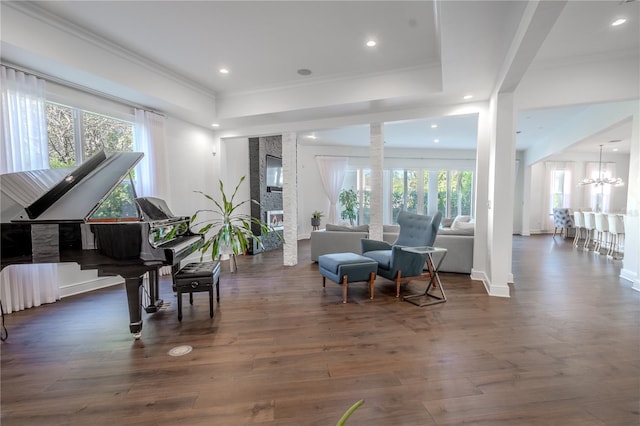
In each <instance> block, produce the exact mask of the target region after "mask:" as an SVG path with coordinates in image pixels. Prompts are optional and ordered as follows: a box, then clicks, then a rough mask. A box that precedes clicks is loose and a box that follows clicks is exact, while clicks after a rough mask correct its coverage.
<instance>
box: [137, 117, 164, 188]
mask: <svg viewBox="0 0 640 426" xmlns="http://www.w3.org/2000/svg"><path fill="white" fill-rule="evenodd" d="M133 144H134V149H135V151H136V152H142V153H144V157H143V158H142V160H141V161H140V163H138V166H137V167H136V191H137V194H138V196H139V197H141V196H142V197H158V198H162V199H164V200H166V199H167V196H168V183H167V178H166V176H167V158H166V149H165V118H164V117H163V116H162V115H160V114H156V113H153V112H151V111H145V110H142V109H136V110H135V127H134V131H133Z"/></svg>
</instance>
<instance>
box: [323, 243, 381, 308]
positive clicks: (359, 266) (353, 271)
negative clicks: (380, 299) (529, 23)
mask: <svg viewBox="0 0 640 426" xmlns="http://www.w3.org/2000/svg"><path fill="white" fill-rule="evenodd" d="M318 266H319V268H318V269H319V270H320V274H321V275H322V287H325V283H326V279H327V278H329V279H330V280H331V281H333V282H335V283H336V284H340V285H342V303H347V284H349V283H352V282H356V281H368V282H369V297H370V298H371V299H373V283H374V281H375V279H376V271H377V270H378V262H376V261H375V260H371V259H369V258H368V257H364V256H360V255H359V254H355V253H331V254H323V255H322V256H318Z"/></svg>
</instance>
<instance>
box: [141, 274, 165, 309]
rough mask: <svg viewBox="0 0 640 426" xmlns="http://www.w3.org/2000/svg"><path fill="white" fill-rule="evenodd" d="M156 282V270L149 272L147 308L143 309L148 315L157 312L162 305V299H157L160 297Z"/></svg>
mask: <svg viewBox="0 0 640 426" xmlns="http://www.w3.org/2000/svg"><path fill="white" fill-rule="evenodd" d="M158 282H159V280H158V270H157V269H155V270H153V271H149V306H147V307H146V308H144V310H145V311H146V312H147V313H148V314H151V313H153V312H158V309H160V307H161V306H162V304H163V303H164V301H163V300H162V299H158V296H159V295H160V292H159V287H158Z"/></svg>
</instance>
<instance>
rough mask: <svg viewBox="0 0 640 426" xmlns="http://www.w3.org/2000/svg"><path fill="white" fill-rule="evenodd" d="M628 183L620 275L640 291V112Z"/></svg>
mask: <svg viewBox="0 0 640 426" xmlns="http://www.w3.org/2000/svg"><path fill="white" fill-rule="evenodd" d="M625 183H626V185H627V211H626V215H625V221H624V227H625V229H624V232H625V241H624V260H623V263H622V270H621V271H620V276H621V277H622V278H624V279H626V280H629V281H631V283H632V285H633V289H634V290H637V291H640V217H639V216H640V112H639V111H638V110H637V109H636V111H635V113H634V114H633V124H632V129H631V152H630V155H629V182H625Z"/></svg>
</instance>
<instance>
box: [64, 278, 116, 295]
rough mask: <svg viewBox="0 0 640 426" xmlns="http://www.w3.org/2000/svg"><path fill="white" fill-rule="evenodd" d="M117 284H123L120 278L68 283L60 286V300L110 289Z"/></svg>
mask: <svg viewBox="0 0 640 426" xmlns="http://www.w3.org/2000/svg"><path fill="white" fill-rule="evenodd" d="M118 284H124V279H122V278H121V277H98V278H96V279H93V280H88V281H81V282H76V283H70V284H67V285H62V286H60V298H64V297H68V296H74V295H76V294H80V293H86V292H87V291H92V290H98V289H100V288H105V287H111V286H114V285H118Z"/></svg>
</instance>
